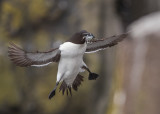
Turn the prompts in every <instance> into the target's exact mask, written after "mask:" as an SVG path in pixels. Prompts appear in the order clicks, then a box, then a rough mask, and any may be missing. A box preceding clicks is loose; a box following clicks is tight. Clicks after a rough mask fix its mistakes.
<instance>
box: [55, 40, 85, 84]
mask: <svg viewBox="0 0 160 114" xmlns="http://www.w3.org/2000/svg"><path fill="white" fill-rule="evenodd" d="M59 49H60V50H61V58H60V61H59V65H58V74H57V81H63V80H65V82H66V83H67V85H71V84H72V83H73V81H74V80H75V78H76V76H77V74H78V73H79V72H80V68H81V67H82V65H83V54H84V52H85V50H86V44H73V43H71V42H66V43H64V44H62V45H61V46H60V48H59Z"/></svg>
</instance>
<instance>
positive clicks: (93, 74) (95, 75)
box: [88, 73, 99, 80]
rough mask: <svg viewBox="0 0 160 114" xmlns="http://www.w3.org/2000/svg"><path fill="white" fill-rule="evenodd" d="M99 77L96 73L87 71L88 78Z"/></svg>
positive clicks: (94, 78)
mask: <svg viewBox="0 0 160 114" xmlns="http://www.w3.org/2000/svg"><path fill="white" fill-rule="evenodd" d="M98 77H99V75H98V74H96V73H89V77H88V80H96V79H97V78H98Z"/></svg>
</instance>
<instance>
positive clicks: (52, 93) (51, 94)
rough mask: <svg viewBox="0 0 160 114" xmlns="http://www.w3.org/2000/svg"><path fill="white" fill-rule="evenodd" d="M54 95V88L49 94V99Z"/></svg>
mask: <svg viewBox="0 0 160 114" xmlns="http://www.w3.org/2000/svg"><path fill="white" fill-rule="evenodd" d="M55 94H56V88H54V89H53V91H52V92H51V93H50V94H49V97H48V98H49V99H51V98H52V97H53V96H54V95H55Z"/></svg>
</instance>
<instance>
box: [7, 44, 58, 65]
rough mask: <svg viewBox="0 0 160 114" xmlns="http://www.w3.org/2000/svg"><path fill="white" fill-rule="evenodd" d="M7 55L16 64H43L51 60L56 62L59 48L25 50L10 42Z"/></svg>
mask: <svg viewBox="0 0 160 114" xmlns="http://www.w3.org/2000/svg"><path fill="white" fill-rule="evenodd" d="M8 56H9V58H10V60H11V61H13V62H14V63H15V64H16V65H17V66H22V67H26V66H43V65H48V64H49V63H51V62H58V61H59V59H60V50H59V49H58V48H55V49H52V50H50V51H47V52H38V51H37V52H27V51H25V50H23V49H21V48H20V47H18V46H17V45H15V44H14V43H10V46H9V47H8Z"/></svg>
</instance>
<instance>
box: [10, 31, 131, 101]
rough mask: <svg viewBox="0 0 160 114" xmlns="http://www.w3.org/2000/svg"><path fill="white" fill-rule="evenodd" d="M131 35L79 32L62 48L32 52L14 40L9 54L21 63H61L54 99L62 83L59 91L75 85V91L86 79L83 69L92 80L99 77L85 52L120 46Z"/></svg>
mask: <svg viewBox="0 0 160 114" xmlns="http://www.w3.org/2000/svg"><path fill="white" fill-rule="evenodd" d="M127 36H128V34H127V33H126V34H120V35H117V36H112V37H109V38H104V39H96V38H95V37H94V36H93V34H91V33H89V32H87V31H86V30H82V31H80V32H77V33H75V34H74V35H73V36H72V37H71V38H70V39H69V40H68V41H66V42H64V43H63V44H61V45H60V46H59V47H57V48H54V49H51V50H49V51H46V52H39V51H36V52H28V51H25V50H23V49H22V48H20V47H18V46H16V45H15V44H14V43H10V45H9V47H8V55H9V58H10V59H11V61H13V62H14V63H15V64H16V65H17V66H21V67H27V66H45V65H48V64H50V63H52V62H57V63H58V73H57V81H56V85H55V87H54V89H53V91H52V92H51V93H50V95H49V99H51V98H52V97H53V96H54V95H55V91H56V88H57V86H58V84H59V83H60V82H62V84H61V86H60V88H59V90H60V91H62V94H64V93H65V91H66V93H67V95H68V93H70V95H72V92H71V88H73V89H74V90H75V91H77V90H78V86H79V85H80V84H81V82H82V81H83V76H81V75H80V72H83V71H85V70H86V71H88V72H89V77H88V79H89V80H95V79H96V78H97V77H98V74H96V73H92V72H91V70H90V69H89V68H88V67H87V65H86V64H85V63H84V61H83V55H84V54H85V53H93V52H96V51H99V50H103V49H105V48H107V47H111V46H114V45H116V44H117V43H118V42H120V41H122V40H123V39H124V38H126V37H127Z"/></svg>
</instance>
